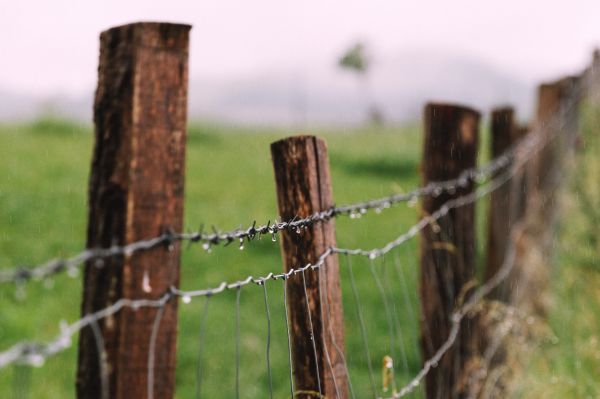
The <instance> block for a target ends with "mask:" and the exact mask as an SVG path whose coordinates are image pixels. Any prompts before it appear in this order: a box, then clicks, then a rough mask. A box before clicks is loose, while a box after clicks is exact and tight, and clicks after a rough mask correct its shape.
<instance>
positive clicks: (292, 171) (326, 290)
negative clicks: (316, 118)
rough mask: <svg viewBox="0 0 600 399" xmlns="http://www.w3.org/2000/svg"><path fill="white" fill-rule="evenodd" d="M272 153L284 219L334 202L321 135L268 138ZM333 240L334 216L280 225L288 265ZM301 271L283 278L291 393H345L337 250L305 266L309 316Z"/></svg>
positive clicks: (308, 258) (304, 260) (313, 255)
mask: <svg viewBox="0 0 600 399" xmlns="http://www.w3.org/2000/svg"><path fill="white" fill-rule="evenodd" d="M271 155H272V158H273V167H274V170H275V180H276V183H277V200H278V203H279V214H280V217H281V218H282V220H291V219H292V218H294V217H307V216H309V215H311V214H313V213H315V212H319V211H323V210H327V209H329V208H330V207H331V206H333V195H332V189H331V179H330V175H329V161H328V158H327V146H326V144H325V141H323V140H321V139H319V138H317V137H314V136H297V137H290V138H288V139H285V140H281V141H277V142H275V143H273V144H271ZM335 245H336V242H335V225H334V221H333V220H329V221H324V222H320V223H317V224H315V225H312V226H310V227H307V228H305V229H303V230H301V231H300V232H295V231H288V230H285V231H282V233H281V251H282V257H283V261H284V268H285V270H286V271H288V270H290V269H292V268H293V269H297V268H299V267H303V266H305V265H306V264H308V263H311V264H316V263H317V262H318V260H319V256H320V255H321V254H323V253H324V252H325V251H327V249H328V248H330V247H335ZM302 277H303V276H302V275H296V276H292V277H290V279H289V280H287V282H286V284H287V285H288V288H287V289H288V293H287V306H288V311H289V316H290V324H291V325H290V333H291V342H292V359H293V369H294V380H295V390H296V396H295V398H306V399H308V398H315V397H318V396H317V395H316V394H315V393H318V392H319V385H320V389H321V393H322V394H323V395H325V397H327V398H342V399H346V398H347V397H348V376H347V370H346V368H345V365H344V357H343V356H344V354H343V351H344V319H343V310H342V297H341V287H340V278H339V264H338V257H337V255H335V254H333V255H330V256H329V257H327V259H326V260H325V265H324V266H323V267H321V268H320V269H319V270H317V271H313V270H310V269H309V270H307V271H306V272H305V276H304V277H305V279H306V295H307V296H308V302H309V304H310V316H311V317H310V319H312V320H310V319H309V314H308V313H307V307H306V298H305V292H304V285H303V278H302ZM310 321H312V327H313V328H312V330H313V331H314V340H315V341H314V342H315V343H316V359H315V356H314V350H313V342H312V341H311V328H310ZM315 360H316V363H315ZM317 370H318V374H317ZM332 371H333V372H332ZM311 392H312V393H311Z"/></svg>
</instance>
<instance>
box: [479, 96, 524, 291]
mask: <svg viewBox="0 0 600 399" xmlns="http://www.w3.org/2000/svg"><path fill="white" fill-rule="evenodd" d="M491 128H492V129H491V130H492V140H491V147H492V148H491V154H490V158H492V159H495V158H497V157H499V156H501V155H502V154H503V153H504V152H505V151H507V150H508V149H509V148H510V147H511V146H512V145H513V144H514V143H515V142H516V140H518V138H519V134H520V130H519V129H518V128H517V126H516V125H515V122H514V110H513V109H512V108H509V107H506V108H499V109H495V110H493V111H492V118H491ZM511 167H512V162H511V163H509V164H508V165H507V166H506V167H505V168H502V170H500V171H498V172H497V173H496V174H495V176H498V175H499V174H502V173H506V171H507V170H509V169H510V168H511ZM517 195H518V193H517V192H515V189H514V188H513V181H512V180H511V181H509V182H507V183H505V184H503V185H502V186H500V187H498V188H497V189H496V190H495V191H494V192H492V193H491V195H490V205H489V210H488V219H487V227H488V232H487V248H486V252H487V254H486V266H485V275H484V278H485V280H486V281H487V280H489V279H490V278H492V277H493V276H494V275H495V274H496V273H497V272H498V270H500V268H501V267H502V264H503V263H504V258H505V254H506V248H507V245H508V242H509V236H510V232H511V229H512V227H513V225H514V223H515V221H516V218H517V211H518V209H517V201H518V199H517V198H518V197H517ZM509 287H510V283H509V282H508V281H507V283H506V284H501V285H500V286H499V287H498V288H497V289H496V290H494V291H493V292H492V293H491V295H490V297H491V298H494V299H497V300H501V301H503V302H506V301H508V293H509Z"/></svg>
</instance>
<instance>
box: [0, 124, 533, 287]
mask: <svg viewBox="0 0 600 399" xmlns="http://www.w3.org/2000/svg"><path fill="white" fill-rule="evenodd" d="M536 136H538V135H537V134H535V131H532V132H531V133H530V134H528V135H527V136H526V137H524V138H523V139H521V140H520V141H519V142H517V143H515V144H514V145H513V146H511V147H510V148H509V149H507V150H506V151H505V152H504V153H503V154H502V155H500V156H498V157H497V158H494V159H493V160H491V161H490V162H489V163H487V164H486V165H484V166H481V167H478V168H471V169H467V170H465V171H463V172H462V173H461V174H460V175H459V177H457V178H454V179H450V180H446V181H440V182H430V183H428V184H427V185H425V186H423V187H419V188H416V189H414V190H412V191H410V192H408V193H402V194H393V195H390V196H387V197H383V198H378V199H372V200H368V201H364V202H357V203H354V204H349V205H343V206H339V207H336V206H334V207H332V208H330V209H327V210H324V211H321V212H316V213H314V214H312V215H310V216H308V217H305V218H294V219H292V220H290V221H282V222H277V221H274V222H273V223H271V221H268V222H267V224H265V225H262V226H257V225H256V221H254V222H253V223H252V225H251V226H250V227H248V228H246V229H235V230H231V231H225V232H219V231H218V230H217V229H216V228H214V227H213V232H212V233H205V232H204V231H203V230H204V229H203V227H201V228H200V229H199V230H198V231H196V232H189V233H173V232H165V233H163V234H161V235H159V236H157V237H152V238H149V239H144V240H140V241H136V242H133V243H130V244H127V245H123V246H119V245H113V246H111V247H109V248H89V249H85V250H83V251H81V252H79V253H77V254H75V255H73V256H71V257H68V258H61V259H52V260H49V261H47V262H44V263H42V264H39V265H38V266H34V267H25V266H19V267H16V268H6V269H4V270H0V284H5V283H13V284H22V283H23V282H25V281H28V280H38V281H41V280H44V279H47V278H50V277H52V276H54V275H57V274H59V273H61V272H64V271H67V272H69V273H70V274H73V275H76V272H77V268H78V267H80V266H81V265H82V264H84V263H86V262H90V261H97V262H98V265H99V266H102V264H103V260H104V259H107V258H111V257H115V256H131V255H133V254H134V253H137V252H143V251H147V250H150V249H153V248H156V247H159V246H170V245H173V244H174V243H175V242H189V243H191V244H193V243H202V246H203V248H204V249H205V250H206V251H210V249H211V247H212V246H214V245H219V244H224V245H229V244H231V243H233V242H239V243H240V247H243V244H244V242H245V241H252V240H254V239H257V238H258V239H260V237H262V236H264V235H271V236H273V238H275V235H276V234H278V233H279V232H280V231H282V230H286V231H296V232H301V230H302V229H304V228H306V227H309V226H312V225H314V224H316V223H319V222H323V221H327V220H329V219H332V218H335V217H338V216H340V215H347V216H350V217H351V218H359V217H360V216H362V215H363V214H365V213H367V212H368V211H369V210H372V209H374V210H375V212H377V213H380V212H381V211H383V210H385V209H388V208H391V207H392V206H393V205H396V204H398V203H402V202H410V201H416V200H417V199H418V198H420V197H424V196H429V195H433V196H439V195H441V194H442V193H444V192H448V193H454V192H455V191H456V190H457V189H458V188H460V187H466V186H468V185H469V184H470V183H471V182H477V183H483V182H485V181H486V180H488V179H490V178H491V177H492V176H493V175H494V174H495V173H497V172H499V171H501V170H502V169H503V168H505V167H506V166H507V165H509V164H510V162H511V161H512V159H513V158H514V154H515V153H517V152H519V151H520V150H521V148H523V147H527V146H530V145H531V142H534V141H535V140H536Z"/></svg>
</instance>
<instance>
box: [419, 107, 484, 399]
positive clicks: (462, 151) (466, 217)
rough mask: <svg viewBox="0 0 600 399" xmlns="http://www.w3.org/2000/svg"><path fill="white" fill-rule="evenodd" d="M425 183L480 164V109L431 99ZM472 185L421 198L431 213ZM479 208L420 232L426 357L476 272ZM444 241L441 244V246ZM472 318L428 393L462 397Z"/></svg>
mask: <svg viewBox="0 0 600 399" xmlns="http://www.w3.org/2000/svg"><path fill="white" fill-rule="evenodd" d="M424 123H425V137H424V151H423V164H422V173H423V185H426V184H427V183H429V182H432V181H443V180H449V179H454V178H457V177H458V176H459V174H460V173H461V172H462V171H463V170H465V169H468V168H472V167H474V166H475V165H476V160H477V146H478V141H479V139H478V135H479V113H478V112H476V111H474V110H472V109H469V108H465V107H459V106H454V105H446V104H428V105H427V106H426V107H425V113H424ZM472 190H473V184H472V183H468V184H467V185H466V186H465V187H458V188H457V190H456V191H455V192H454V193H449V192H445V193H441V194H440V195H438V196H428V197H425V198H424V199H423V212H424V213H425V214H431V213H433V212H434V211H436V210H437V209H439V208H440V207H441V206H442V205H443V204H444V203H445V202H447V201H449V200H450V199H452V198H454V197H457V196H462V195H465V194H467V193H469V192H471V191H472ZM474 221H475V207H474V205H473V204H471V205H466V206H462V207H460V208H456V209H453V210H451V211H450V213H449V214H448V216H446V217H444V218H442V219H440V220H439V221H438V223H437V224H435V225H432V226H429V227H427V228H426V229H424V230H423V231H422V233H421V287H420V292H421V306H422V320H421V322H422V325H421V341H422V349H423V358H424V359H429V358H431V357H432V356H433V354H434V353H435V352H436V351H437V350H438V348H440V347H441V346H442V344H443V343H444V342H445V341H446V339H447V338H448V336H449V333H450V328H451V314H452V312H453V310H454V309H455V308H456V307H457V306H458V305H460V302H461V301H462V299H464V298H465V295H466V294H467V292H466V291H465V287H467V284H469V283H471V282H472V279H473V277H474V276H475V231H474ZM440 244H443V245H440ZM474 325H475V322H474V321H473V320H470V319H469V318H465V319H464V320H463V324H462V326H461V330H460V336H459V337H458V338H457V343H456V344H455V345H454V346H453V347H452V348H451V349H450V350H449V351H448V352H447V353H446V355H445V356H444V357H443V358H442V360H441V362H440V364H439V365H438V367H436V368H434V369H432V370H431V371H430V372H429V374H428V375H427V377H426V380H425V388H426V389H425V390H426V395H427V397H428V398H455V397H464V396H465V394H464V386H463V385H462V381H461V378H462V373H463V372H464V371H465V368H466V365H467V362H468V361H469V358H470V356H471V354H472V351H473V349H472V346H473V343H472V342H471V341H472V340H473V339H472V327H473V326H474Z"/></svg>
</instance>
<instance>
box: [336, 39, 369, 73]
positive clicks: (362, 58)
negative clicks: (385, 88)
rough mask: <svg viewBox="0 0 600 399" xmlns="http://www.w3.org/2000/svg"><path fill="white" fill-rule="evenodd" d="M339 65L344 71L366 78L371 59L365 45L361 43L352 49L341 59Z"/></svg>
mask: <svg viewBox="0 0 600 399" xmlns="http://www.w3.org/2000/svg"><path fill="white" fill-rule="evenodd" d="M338 64H339V66H340V67H341V68H343V69H349V70H351V71H354V72H356V73H358V74H359V76H366V75H367V70H368V69H369V59H368V58H367V55H366V54H365V45H364V44H363V43H360V42H359V43H356V44H355V45H354V46H352V47H350V49H349V50H348V51H346V53H344V55H343V56H342V57H341V58H340V60H339V62H338Z"/></svg>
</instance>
